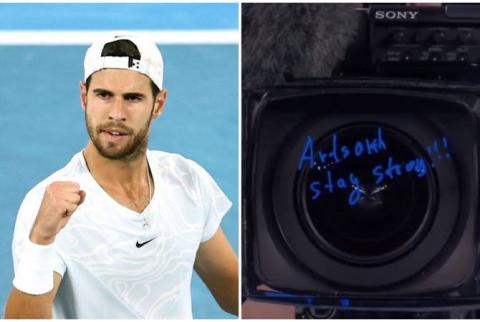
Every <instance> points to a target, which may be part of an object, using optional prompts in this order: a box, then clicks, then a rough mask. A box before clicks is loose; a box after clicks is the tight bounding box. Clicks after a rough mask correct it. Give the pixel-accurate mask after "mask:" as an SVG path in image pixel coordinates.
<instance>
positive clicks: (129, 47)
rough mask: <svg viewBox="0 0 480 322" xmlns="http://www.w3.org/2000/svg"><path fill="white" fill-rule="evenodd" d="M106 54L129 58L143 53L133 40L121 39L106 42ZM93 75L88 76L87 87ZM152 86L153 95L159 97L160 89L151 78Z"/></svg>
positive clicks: (137, 57)
mask: <svg viewBox="0 0 480 322" xmlns="http://www.w3.org/2000/svg"><path fill="white" fill-rule="evenodd" d="M104 56H112V57H125V56H128V57H129V58H132V59H140V58H141V55H140V52H139V51H138V48H137V46H136V45H135V44H134V43H133V42H131V41H130V40H127V39H120V40H115V41H112V42H109V43H106V44H105V46H103V50H102V57H104ZM91 77H92V75H90V76H88V78H87V80H86V81H85V85H86V87H87V91H88V87H89V86H90V81H91ZM150 87H151V88H152V95H153V98H154V99H155V97H157V95H158V93H160V89H159V88H158V87H157V85H155V83H154V82H153V81H152V80H150Z"/></svg>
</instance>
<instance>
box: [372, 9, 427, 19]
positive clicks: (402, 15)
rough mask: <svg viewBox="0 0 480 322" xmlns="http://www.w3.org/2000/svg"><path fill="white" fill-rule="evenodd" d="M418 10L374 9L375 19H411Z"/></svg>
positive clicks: (414, 17)
mask: <svg viewBox="0 0 480 322" xmlns="http://www.w3.org/2000/svg"><path fill="white" fill-rule="evenodd" d="M418 12H419V11H393V10H392V11H382V10H379V11H375V19H388V20H402V19H403V20H413V19H416V16H417V15H418Z"/></svg>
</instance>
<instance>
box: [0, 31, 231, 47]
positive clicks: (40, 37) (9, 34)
mask: <svg viewBox="0 0 480 322" xmlns="http://www.w3.org/2000/svg"><path fill="white" fill-rule="evenodd" d="M129 32H134V33H139V34H143V35H145V36H147V37H149V38H150V39H152V40H154V41H155V42H156V43H158V44H172V45H175V44H182V45H183V44H191V45H194V44H238V43H239V39H240V32H239V31H237V30H168V31H149V30H132V31H129ZM115 33H119V34H121V33H122V31H118V32H117V31H115ZM109 34H110V35H111V34H112V31H98V30H92V31H85V30H82V31H76V30H71V31H70V30H69V31H56V30H42V31H34V30H28V31H19V30H14V31H0V45H89V44H91V43H92V42H93V41H95V40H96V39H98V38H102V37H104V36H105V35H109Z"/></svg>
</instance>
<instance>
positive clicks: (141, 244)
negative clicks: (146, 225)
mask: <svg viewBox="0 0 480 322" xmlns="http://www.w3.org/2000/svg"><path fill="white" fill-rule="evenodd" d="M154 239H155V237H153V238H152V239H150V240H147V241H146V242H144V243H139V242H138V240H137V248H140V247H142V246H143V245H146V244H148V243H149V242H151V241H152V240H154Z"/></svg>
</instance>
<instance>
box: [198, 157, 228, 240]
mask: <svg viewBox="0 0 480 322" xmlns="http://www.w3.org/2000/svg"><path fill="white" fill-rule="evenodd" d="M192 163H193V169H194V171H195V178H196V181H197V182H196V186H197V188H198V193H199V196H200V198H201V201H200V202H201V206H202V207H203V212H204V214H205V224H204V226H203V233H202V238H201V242H204V241H207V240H209V239H210V238H211V237H212V236H213V235H214V234H215V232H216V231H217V230H218V227H219V226H220V222H221V221H222V218H223V216H225V214H226V213H227V212H228V210H229V209H230V208H231V207H232V202H231V201H230V200H229V199H228V197H227V196H226V195H225V193H224V192H223V191H222V189H220V187H219V186H218V185H217V183H216V182H215V180H214V179H213V178H212V177H211V176H210V174H209V173H208V172H207V171H206V170H205V169H204V168H202V167H201V166H199V165H198V164H196V163H194V162H192Z"/></svg>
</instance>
